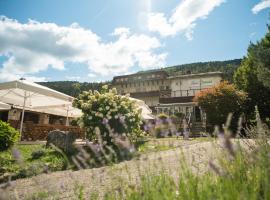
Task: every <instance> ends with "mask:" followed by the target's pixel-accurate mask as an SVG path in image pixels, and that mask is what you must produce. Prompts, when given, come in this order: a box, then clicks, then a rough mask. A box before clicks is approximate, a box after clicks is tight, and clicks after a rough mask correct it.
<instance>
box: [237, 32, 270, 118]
mask: <svg viewBox="0 0 270 200" xmlns="http://www.w3.org/2000/svg"><path fill="white" fill-rule="evenodd" d="M269 37H270V36H269V33H268V34H267V36H266V37H265V39H262V40H261V41H260V42H258V43H257V44H255V45H254V44H251V45H250V46H249V48H248V53H247V57H245V58H244V59H243V61H242V63H241V66H240V67H239V68H238V69H237V71H236V72H235V74H234V83H235V84H236V86H237V88H238V89H241V90H243V91H245V92H246V93H247V94H248V99H247V101H246V103H245V106H244V107H245V108H244V110H245V113H246V114H247V118H248V120H251V119H254V117H255V115H254V108H255V106H258V109H259V112H260V115H261V117H262V119H263V120H265V119H266V118H267V117H270V109H269V107H270V88H267V87H265V85H264V84H263V82H262V81H261V78H262V77H261V76H262V73H265V72H263V71H262V66H264V65H263V64H260V63H262V62H263V60H262V58H259V55H260V53H259V51H267V50H266V49H265V48H264V46H267V45H266V44H265V45H264V43H267V42H266V41H267V38H268V42H269ZM262 49H263V50H262ZM268 52H269V44H268ZM269 57H270V56H269ZM269 57H268V58H267V59H269ZM267 59H265V63H266V62H267ZM259 60H260V61H259ZM268 66H269V65H268ZM265 75H267V74H266V73H265ZM268 77H269V75H268ZM265 80H266V79H265Z"/></svg>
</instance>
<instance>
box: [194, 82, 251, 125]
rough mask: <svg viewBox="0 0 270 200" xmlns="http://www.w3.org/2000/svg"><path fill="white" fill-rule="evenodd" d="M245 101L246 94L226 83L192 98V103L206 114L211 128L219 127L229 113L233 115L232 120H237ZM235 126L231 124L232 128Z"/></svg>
mask: <svg viewBox="0 0 270 200" xmlns="http://www.w3.org/2000/svg"><path fill="white" fill-rule="evenodd" d="M245 100H246V94H245V93H244V92H242V91H240V90H237V89H236V87H235V85H233V84H229V83H228V82H227V81H224V82H221V83H219V84H217V85H216V86H214V87H213V88H210V89H205V90H202V91H201V92H199V93H198V94H197V95H196V96H195V98H194V101H195V102H197V103H198V105H199V106H200V107H201V108H202V109H203V110H204V111H205V112H206V116H207V123H208V124H210V125H211V126H212V127H213V126H215V125H218V126H220V127H221V125H222V124H223V122H224V121H225V120H226V118H227V116H228V114H229V113H233V114H234V118H235V119H238V118H239V116H240V114H241V111H242V110H243V104H244V102H245ZM234 121H235V122H237V120H234ZM235 125H236V124H232V127H235Z"/></svg>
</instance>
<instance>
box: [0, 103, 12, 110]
mask: <svg viewBox="0 0 270 200" xmlns="http://www.w3.org/2000/svg"><path fill="white" fill-rule="evenodd" d="M10 109H11V106H10V105H8V104H6V103H4V102H0V111H1V110H10Z"/></svg>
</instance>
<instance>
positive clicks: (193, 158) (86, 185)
mask: <svg viewBox="0 0 270 200" xmlns="http://www.w3.org/2000/svg"><path fill="white" fill-rule="evenodd" d="M217 146H218V145H217V144H216V143H215V142H199V143H195V144H184V145H182V146H181V147H178V148H175V149H173V150H167V151H161V152H157V153H149V154H145V155H142V156H141V157H140V158H138V159H134V160H131V161H126V162H122V163H120V164H116V165H113V166H106V167H101V168H95V169H86V170H80V171H62V172H54V173H51V174H42V175H38V176H35V177H32V178H26V179H21V180H17V181H14V182H12V184H13V185H12V187H11V189H10V190H9V192H8V195H9V196H10V199H16V198H17V199H29V198H30V199H33V196H35V197H36V199H40V198H41V197H46V195H47V194H49V196H50V197H49V198H48V199H77V198H78V192H79V190H80V188H81V187H82V186H83V193H84V196H85V197H88V198H89V199H91V195H98V196H99V197H102V194H104V191H108V190H109V191H113V190H119V189H120V185H122V186H123V185H126V186H128V185H137V184H138V183H139V182H140V177H141V176H142V175H145V174H148V173H154V174H159V173H160V172H161V171H162V172H164V171H165V172H167V173H168V174H169V175H171V176H172V177H173V178H175V179H177V177H179V168H180V165H181V161H183V155H184V157H185V158H186V163H187V165H188V166H190V167H191V168H192V170H193V171H194V172H198V173H203V172H204V171H206V170H208V162H209V160H211V159H214V157H215V156H216V150H217V148H216V147H217Z"/></svg>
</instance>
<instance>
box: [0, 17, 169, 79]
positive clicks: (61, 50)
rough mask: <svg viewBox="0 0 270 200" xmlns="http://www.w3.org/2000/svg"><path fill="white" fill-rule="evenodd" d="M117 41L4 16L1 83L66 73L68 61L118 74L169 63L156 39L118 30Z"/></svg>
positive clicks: (0, 37)
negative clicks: (53, 71)
mask: <svg viewBox="0 0 270 200" xmlns="http://www.w3.org/2000/svg"><path fill="white" fill-rule="evenodd" d="M113 35H114V36H115V39H114V40H113V41H111V42H104V41H102V39H101V38H100V37H99V36H98V35H97V34H95V33H93V32H92V31H91V30H88V29H84V28H82V27H80V26H79V25H78V24H77V23H73V24H72V25H70V26H58V25H56V24H54V23H41V22H37V21H33V20H29V22H28V23H25V24H23V23H20V22H18V21H16V20H13V19H9V18H6V17H1V19H0V56H5V57H6V58H7V60H6V61H4V63H3V66H2V68H1V69H0V80H2V81H3V80H11V79H17V77H22V76H24V77H25V76H32V77H33V75H34V74H36V73H38V72H41V71H45V70H47V69H48V68H54V69H57V70H65V63H66V62H75V63H83V64H85V63H86V64H87V65H88V68H89V73H90V74H91V73H95V74H97V75H102V76H106V75H115V74H118V73H126V72H128V71H129V70H130V68H132V67H133V66H135V65H139V66H140V67H141V68H148V67H160V66H163V65H164V64H165V59H166V55H167V54H166V53H161V54H157V53H155V50H156V49H158V48H159V47H161V44H160V42H159V40H158V39H157V38H156V37H150V36H147V35H144V34H134V33H131V32H130V30H129V29H128V28H125V27H120V28H117V29H115V30H114V32H113Z"/></svg>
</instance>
